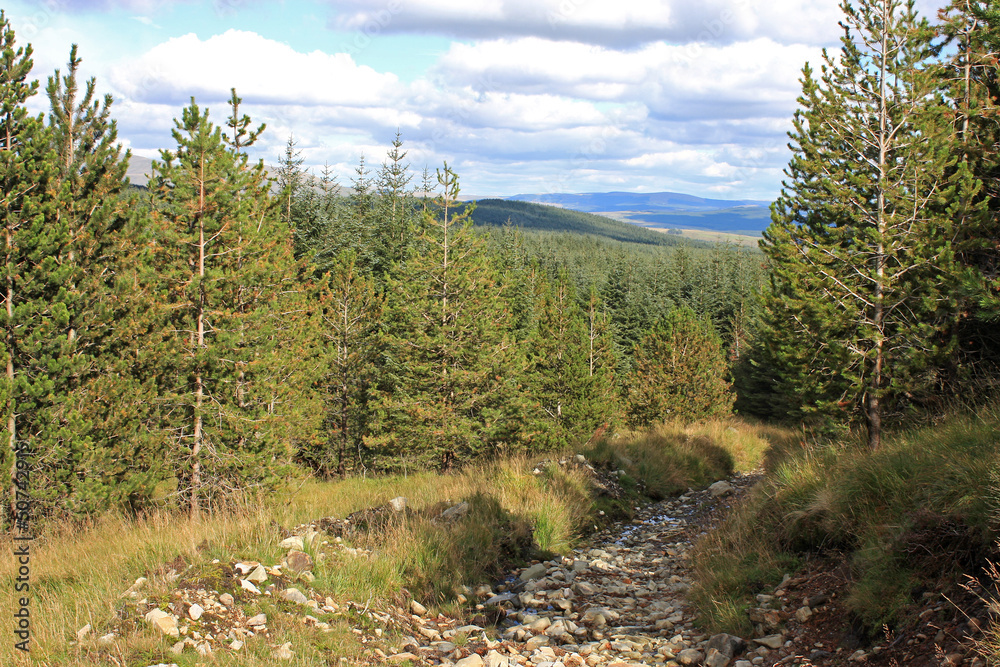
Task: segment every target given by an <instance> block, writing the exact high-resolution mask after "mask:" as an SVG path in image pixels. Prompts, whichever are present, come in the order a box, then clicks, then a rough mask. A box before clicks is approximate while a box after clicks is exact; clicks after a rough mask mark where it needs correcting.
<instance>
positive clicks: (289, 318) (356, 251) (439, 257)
mask: <svg viewBox="0 0 1000 667" xmlns="http://www.w3.org/2000/svg"><path fill="white" fill-rule="evenodd" d="M0 48H2V64H0V99H2V116H0V179H2V181H3V182H2V193H3V208H2V216H3V217H2V224H3V232H2V234H3V248H4V252H3V259H2V262H3V263H2V274H3V277H2V280H0V290H2V294H3V301H4V308H3V309H2V310H0V323H2V331H0V354H2V358H3V361H4V365H5V372H4V373H3V375H2V377H0V405H2V406H3V410H4V414H3V418H4V419H3V424H2V425H3V427H4V431H3V433H4V435H5V436H6V442H5V446H4V447H3V448H2V450H0V457H2V459H0V465H2V466H3V469H4V470H9V471H11V472H12V473H14V472H15V471H16V470H17V468H16V466H18V465H24V463H25V460H27V461H28V462H29V467H30V479H31V482H30V489H31V493H32V497H33V499H34V508H35V510H36V511H38V512H41V513H44V514H49V515H70V516H84V515H89V514H94V513H99V512H101V511H105V510H107V509H109V508H126V509H128V510H130V511H140V510H142V509H143V508H144V507H148V506H150V505H153V504H167V505H168V506H174V507H177V508H183V509H185V510H186V511H189V512H190V513H191V514H192V515H198V514H199V513H201V512H203V511H211V510H213V509H215V508H218V507H222V506H225V505H226V504H227V503H229V502H230V501H231V500H232V499H234V498H236V497H240V496H242V495H243V494H245V493H247V492H249V491H253V490H254V489H264V490H266V489H269V488H273V487H274V486H275V485H276V484H278V483H280V482H281V480H283V479H285V478H287V476H288V475H291V474H297V472H296V471H301V470H302V469H303V468H306V469H309V470H312V471H314V472H315V473H317V474H320V475H338V474H340V475H343V474H349V473H361V472H366V471H395V470H408V469H413V468H421V467H436V468H442V469H448V468H450V467H452V466H455V465H459V464H462V463H464V462H468V461H471V460H477V459H479V458H481V457H483V456H492V455H495V454H498V453H503V452H518V451H530V452H533V451H542V450H546V449H550V448H555V447H560V446H563V445H565V444H566V443H569V442H574V441H579V440H581V439H585V438H587V437H589V436H590V435H591V434H592V433H593V432H594V431H595V430H596V429H598V428H599V427H600V426H601V425H602V424H613V425H615V424H627V425H633V426H641V425H644V424H646V423H649V422H650V421H654V420H659V419H663V418H667V417H675V416H676V417H686V418H692V417H699V416H705V415H710V414H718V413H725V412H727V411H728V410H729V408H730V406H731V404H732V400H733V397H732V394H731V392H730V390H729V382H728V379H727V378H728V368H729V360H730V358H733V357H737V356H739V355H740V354H741V350H742V349H743V348H744V347H745V343H746V340H747V339H748V335H749V334H748V333H747V332H748V331H749V328H750V327H749V325H748V323H749V322H750V321H751V320H752V310H753V306H752V302H753V295H754V294H755V293H756V292H757V291H759V285H760V280H761V273H760V257H759V255H758V256H753V255H752V254H750V253H747V252H745V251H738V250H736V249H734V248H719V249H716V250H711V251H708V250H700V251H694V250H688V249H685V248H676V249H666V248H658V247H655V246H635V245H634V244H618V245H616V244H614V243H608V242H603V241H602V242H598V241H595V240H594V239H593V238H587V237H584V238H579V239H574V240H570V239H569V237H568V236H566V235H547V236H542V235H528V234H524V233H522V232H520V231H518V230H516V229H515V228H513V227H507V228H504V229H501V230H499V231H497V232H496V233H483V232H481V231H479V230H476V229H474V228H473V226H472V224H471V222H470V220H469V214H470V212H471V207H469V206H466V205H464V204H460V203H459V201H458V194H459V187H458V178H457V176H456V175H455V174H454V172H453V171H452V170H451V169H450V168H448V166H447V165H445V166H444V168H443V169H441V170H437V171H436V172H435V173H434V174H433V175H432V174H430V173H429V172H428V171H426V170H425V172H424V174H423V178H422V181H421V183H420V187H419V188H418V189H415V188H414V187H413V184H412V183H411V181H412V180H413V176H412V175H411V173H410V171H409V169H408V166H407V164H406V162H405V152H404V151H403V149H402V142H401V140H400V139H399V138H398V137H397V138H396V140H395V142H394V143H393V146H392V148H391V150H390V151H389V153H388V156H387V158H386V160H385V162H384V163H382V164H381V165H380V166H379V167H378V168H377V170H376V171H375V172H374V173H372V172H371V171H370V170H369V169H368V167H367V166H366V165H365V163H364V161H362V163H361V164H360V165H359V167H358V169H357V171H356V173H355V174H354V177H353V178H352V179H351V183H350V189H349V190H348V189H344V190H341V188H340V186H339V185H338V184H337V183H336V181H335V179H334V178H333V175H332V173H331V172H330V171H329V170H328V169H327V170H325V172H324V173H322V174H321V175H319V176H318V177H313V176H312V175H310V174H307V173H306V172H305V171H303V170H302V168H301V164H302V163H301V159H300V158H299V157H298V155H297V153H296V151H295V148H294V143H293V142H292V141H291V140H289V144H288V148H287V150H286V152H285V155H284V156H283V158H282V159H281V160H280V168H279V169H278V170H277V174H276V178H274V179H272V178H271V177H270V176H269V175H268V174H267V172H266V171H265V169H264V167H263V164H262V163H256V164H255V163H252V162H251V161H250V160H249V159H248V157H247V152H246V150H247V149H248V148H249V147H250V146H252V145H253V144H254V143H255V141H256V140H257V139H258V137H259V136H260V134H261V132H263V131H264V126H263V125H261V126H259V127H255V126H254V123H253V122H252V121H251V119H250V118H249V117H248V116H246V115H245V114H243V113H241V110H240V103H241V100H240V98H239V97H238V96H237V95H236V91H235V90H234V91H233V92H232V97H231V99H230V102H229V114H228V116H227V117H226V118H225V120H224V123H223V124H222V125H218V124H216V123H215V122H213V120H211V119H210V117H209V113H208V111H207V110H205V109H202V108H200V107H199V106H198V105H197V104H196V103H195V102H194V100H192V102H191V104H190V105H189V106H188V107H187V108H185V109H183V111H182V113H181V115H180V118H179V119H177V120H175V128H174V131H173V137H174V140H175V142H176V146H175V147H174V148H173V149H171V150H165V151H162V154H161V159H160V160H159V161H156V162H155V163H154V168H153V174H152V177H151V180H150V183H149V187H148V190H141V189H132V188H128V187H127V181H126V180H125V176H124V175H125V171H126V165H127V161H128V159H129V155H128V153H127V152H122V150H121V148H120V144H119V143H118V139H117V131H116V125H115V122H114V120H113V118H112V117H111V105H112V100H111V98H110V97H104V98H102V99H97V97H96V94H95V82H94V81H93V80H90V81H87V82H80V81H78V78H77V72H78V67H79V63H80V60H79V59H78V58H77V55H76V49H75V47H74V48H73V49H72V50H71V54H70V60H69V66H68V69H67V71H66V73H65V74H63V73H60V72H56V73H55V74H54V75H53V76H52V77H50V78H49V81H48V86H47V93H48V96H49V102H50V109H51V110H50V113H49V114H48V115H47V117H46V116H32V115H30V114H29V113H28V111H27V109H26V106H25V105H26V103H27V101H28V100H29V99H30V98H31V97H32V96H33V95H34V94H36V92H37V88H38V84H37V82H31V81H29V79H28V76H29V73H30V70H31V66H32V62H31V55H32V53H31V48H30V46H25V47H20V46H18V45H17V44H16V43H15V35H14V32H13V30H12V28H11V27H10V25H9V24H8V23H7V21H6V19H5V18H4V17H3V15H2V13H0ZM633 247H640V248H645V249H646V250H643V251H640V252H633V250H630V249H629V248H633ZM644 253H645V254H644ZM585 258H586V259H585ZM25 448H27V450H28V451H29V452H30V456H29V457H28V458H27V459H24V458H22V459H20V463H18V461H17V460H16V457H15V453H16V452H18V451H23V450H24V449H25ZM22 472H23V471H22ZM20 478H21V479H24V475H23V474H22V475H21V476H20ZM5 486H6V485H5ZM3 495H4V505H5V507H9V506H11V505H12V489H11V488H9V487H8V488H5V489H4V493H3ZM11 516H13V514H8V515H7V518H8V521H9V519H10V517H11Z"/></svg>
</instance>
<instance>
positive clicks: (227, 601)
mask: <svg viewBox="0 0 1000 667" xmlns="http://www.w3.org/2000/svg"><path fill="white" fill-rule="evenodd" d="M219 602H220V603H222V604H223V605H224V606H226V607H232V606H233V605H234V604H236V600H235V599H234V598H233V596H232V595H230V594H229V593H223V594H222V595H220V596H219Z"/></svg>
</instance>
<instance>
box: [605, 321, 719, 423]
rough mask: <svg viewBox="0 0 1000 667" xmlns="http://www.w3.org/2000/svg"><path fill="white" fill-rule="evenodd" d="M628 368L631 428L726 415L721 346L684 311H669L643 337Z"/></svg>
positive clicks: (702, 323)
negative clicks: (631, 367)
mask: <svg viewBox="0 0 1000 667" xmlns="http://www.w3.org/2000/svg"><path fill="white" fill-rule="evenodd" d="M633 364H634V370H633V371H632V373H631V374H630V375H629V376H628V378H627V379H626V382H625V401H626V412H627V415H628V420H629V423H630V424H631V425H632V426H633V427H637V428H642V427H646V426H650V425H652V424H655V423H658V422H664V421H671V420H681V421H694V420H698V419H706V418H711V417H722V416H725V415H727V414H729V413H730V412H731V410H732V406H733V395H732V393H731V392H730V391H729V382H728V381H727V379H726V378H727V375H728V367H727V364H726V358H725V353H724V351H723V349H722V342H721V341H720V340H719V337H718V335H717V334H716V333H715V331H714V330H713V329H712V325H711V323H709V322H708V321H706V320H704V319H699V318H698V316H697V315H696V314H695V313H694V311H692V310H691V309H689V308H686V307H685V308H678V309H677V310H674V311H673V312H671V313H670V314H669V315H668V316H667V317H665V318H664V319H662V320H661V321H660V322H659V323H657V325H656V326H655V327H654V328H653V329H652V330H650V331H649V332H648V333H647V334H646V335H645V336H643V338H642V340H641V341H640V343H639V344H638V345H637V346H636V349H635V351H634V353H633Z"/></svg>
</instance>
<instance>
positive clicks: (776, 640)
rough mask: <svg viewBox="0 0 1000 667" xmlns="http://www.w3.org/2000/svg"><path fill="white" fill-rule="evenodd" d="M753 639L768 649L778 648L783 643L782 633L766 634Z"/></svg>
mask: <svg viewBox="0 0 1000 667" xmlns="http://www.w3.org/2000/svg"><path fill="white" fill-rule="evenodd" d="M754 641H755V642H756V643H758V644H760V645H761V646H766V647H767V648H770V649H779V648H781V647H782V646H784V644H785V638H784V636H783V635H767V636H766V637H757V638H756V639H754Z"/></svg>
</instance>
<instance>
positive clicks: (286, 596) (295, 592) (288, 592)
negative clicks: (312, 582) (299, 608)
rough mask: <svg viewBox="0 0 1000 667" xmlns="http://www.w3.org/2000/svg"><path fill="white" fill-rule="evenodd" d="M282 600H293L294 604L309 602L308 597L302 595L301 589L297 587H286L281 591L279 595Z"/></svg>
mask: <svg viewBox="0 0 1000 667" xmlns="http://www.w3.org/2000/svg"><path fill="white" fill-rule="evenodd" d="M278 597H280V598H281V599H282V600H288V601H289V602H294V603H295V604H305V603H307V602H309V598H307V597H306V596H305V595H303V593H302V591H300V590H299V589H297V588H286V589H285V590H283V591H281V593H280V594H279V596H278Z"/></svg>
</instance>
